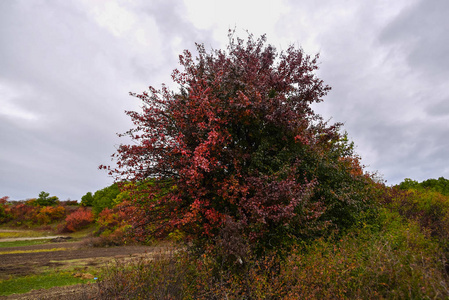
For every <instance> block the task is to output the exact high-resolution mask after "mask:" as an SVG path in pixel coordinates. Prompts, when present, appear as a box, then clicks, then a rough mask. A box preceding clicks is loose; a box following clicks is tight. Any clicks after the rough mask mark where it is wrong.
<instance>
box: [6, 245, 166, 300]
mask: <svg viewBox="0 0 449 300" xmlns="http://www.w3.org/2000/svg"><path fill="white" fill-rule="evenodd" d="M164 249H166V247H163V246H160V247H149V246H120V247H108V248H94V247H88V246H85V244H84V243H82V242H59V243H47V244H41V245H30V246H22V247H8V248H1V249H0V279H7V278H11V277H16V276H25V275H32V274H38V273H41V272H43V271H46V270H54V271H63V270H75V271H74V272H78V273H79V274H80V276H82V275H83V274H86V275H90V274H87V273H83V271H86V270H92V268H101V267H103V266H105V263H106V262H108V261H109V262H110V261H112V260H113V259H129V258H139V257H142V256H145V257H151V256H152V255H153V254H155V253H160V252H163V251H165V250H164ZM39 250H47V251H49V252H39ZM6 251H7V252H14V251H27V252H25V253H9V254H2V252H6ZM31 251H35V252H31ZM95 288H96V285H95V284H88V285H77V286H66V287H55V288H51V289H48V290H39V291H31V292H30V293H26V294H21V295H10V296H7V297H1V296H0V299H89V295H92V293H93V292H95Z"/></svg>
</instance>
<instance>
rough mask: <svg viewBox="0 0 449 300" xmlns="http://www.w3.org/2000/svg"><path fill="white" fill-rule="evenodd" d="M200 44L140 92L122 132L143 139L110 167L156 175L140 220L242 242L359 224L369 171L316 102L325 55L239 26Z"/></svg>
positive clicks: (259, 244)
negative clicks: (219, 43)
mask: <svg viewBox="0 0 449 300" xmlns="http://www.w3.org/2000/svg"><path fill="white" fill-rule="evenodd" d="M196 49H197V53H198V54H197V57H196V58H194V57H193V55H192V54H191V53H190V52H189V51H188V50H185V51H184V52H183V54H182V55H180V56H179V62H180V65H181V66H182V68H183V69H182V70H181V71H180V70H174V71H173V74H172V79H173V81H174V82H175V83H176V84H178V86H179V90H178V91H171V90H170V89H169V88H167V87H166V86H165V85H163V86H162V88H161V89H159V90H158V89H155V88H153V87H151V86H150V87H149V91H148V92H143V93H142V94H135V93H131V94H132V95H133V96H135V97H137V98H139V99H140V100H141V101H142V103H143V105H142V111H141V112H136V111H128V112H127V114H128V115H129V116H130V117H131V119H132V121H133V123H134V125H135V127H133V128H132V129H130V130H129V131H128V132H126V133H125V134H124V135H126V136H129V137H131V138H132V140H133V141H134V142H135V143H133V144H130V145H126V144H124V145H120V147H119V148H118V150H117V153H115V154H114V155H113V157H115V158H116V160H117V165H118V168H116V169H111V168H109V167H108V169H109V170H110V174H112V175H114V176H116V178H117V180H119V181H120V180H127V181H132V182H135V183H139V182H148V179H151V180H152V182H153V183H152V184H146V185H145V188H139V189H138V191H136V194H137V193H138V194H139V196H136V197H135V198H136V199H137V200H136V201H137V202H138V204H139V205H138V206H137V207H139V208H140V213H139V214H138V213H136V218H135V219H134V222H135V224H134V225H135V228H136V230H137V231H138V232H139V233H140V234H141V235H142V236H145V235H149V234H152V235H157V236H164V235H166V234H168V233H170V232H173V231H174V230H180V231H182V232H183V233H184V234H185V235H186V237H187V238H190V239H191V240H193V241H195V242H198V243H199V244H203V245H204V244H220V245H223V246H224V247H225V248H227V249H228V251H229V252H238V251H241V249H246V248H248V247H249V248H251V249H254V250H257V251H260V250H261V249H265V248H267V247H268V248H275V247H280V248H282V247H283V246H285V245H289V244H291V243H292V242H293V241H295V240H297V239H303V238H306V237H309V236H313V235H317V234H319V233H320V232H322V231H323V230H324V229H326V228H335V229H339V228H343V227H346V226H350V225H351V224H353V223H354V222H355V221H356V219H357V216H358V213H359V212H360V211H361V210H363V209H365V208H366V205H367V196H366V193H365V187H366V184H367V177H366V176H365V175H364V174H363V171H362V168H361V166H360V164H359V159H358V157H357V156H356V155H355V154H354V152H353V145H352V144H351V143H350V142H348V139H347V137H346V134H345V133H341V132H340V127H341V124H339V123H336V124H328V122H325V121H324V120H323V119H322V118H321V116H319V115H318V114H316V113H315V112H314V111H313V110H312V108H311V104H313V103H318V102H321V101H322V100H323V97H324V96H325V95H326V94H327V93H328V91H329V90H330V87H329V86H327V85H325V84H324V83H323V81H322V80H321V79H319V78H318V77H317V76H316V74H315V71H316V70H317V69H318V65H317V60H318V55H316V56H314V57H311V56H308V55H306V54H305V53H304V52H303V50H302V49H297V48H295V47H294V46H290V47H288V48H287V49H286V50H285V51H281V52H278V51H277V50H276V49H275V48H274V47H273V46H272V45H269V44H267V43H266V37H265V36H262V37H260V38H258V39H255V38H254V37H253V36H252V35H249V36H248V39H247V40H246V41H245V40H243V39H240V38H236V37H235V36H234V33H233V32H230V34H229V44H228V46H227V49H225V50H211V51H207V50H206V49H205V47H204V45H201V44H197V45H196ZM101 168H107V167H105V166H101ZM137 186H138V185H137ZM137 215H138V216H137ZM245 247H246V248H245Z"/></svg>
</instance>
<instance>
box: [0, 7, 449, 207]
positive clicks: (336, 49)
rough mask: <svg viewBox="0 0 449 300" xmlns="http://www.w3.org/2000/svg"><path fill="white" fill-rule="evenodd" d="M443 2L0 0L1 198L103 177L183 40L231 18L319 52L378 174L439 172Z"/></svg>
mask: <svg viewBox="0 0 449 300" xmlns="http://www.w3.org/2000/svg"><path fill="white" fill-rule="evenodd" d="M448 15H449V1H447V0H397V1H390V0H374V1H359V0H322V1H315V0H301V1H295V0H279V1H274V0H273V1H269V0H238V1H237V0H228V1H216V0H184V1H182V0H176V1H175V0H151V1H145V0H123V1H101V0H64V1H59V0H45V1H44V0H33V1H27V0H14V1H0V197H2V196H9V197H10V198H11V199H14V200H20V199H26V198H32V197H37V196H38V194H39V192H40V191H46V192H49V193H50V194H51V195H56V196H58V197H59V198H60V199H61V200H66V199H69V198H70V199H72V200H79V199H80V198H81V197H82V196H83V195H84V194H86V193H87V192H89V191H90V192H95V191H96V190H98V189H101V188H103V187H106V186H108V185H110V184H111V183H112V182H113V179H112V178H110V177H108V175H107V174H106V172H104V171H100V170H98V166H99V165H100V164H106V165H108V164H111V163H112V162H111V159H110V155H111V154H112V153H114V152H115V149H116V147H117V145H119V144H120V143H126V142H127V141H126V140H124V139H123V138H119V137H118V136H117V135H116V133H122V132H124V131H126V130H128V129H129V128H131V127H132V123H131V121H130V119H129V118H128V117H127V116H126V115H125V114H124V111H125V110H138V109H139V106H140V103H139V101H138V99H137V98H133V97H130V96H129V92H138V93H140V92H142V91H144V90H146V89H147V87H148V86H149V85H152V86H154V87H160V85H161V84H162V83H166V84H168V85H169V86H170V82H171V77H170V75H171V72H172V70H173V69H175V68H177V67H178V55H179V54H180V53H181V52H182V50H183V49H189V50H194V49H195V46H194V43H195V42H198V43H203V44H204V45H205V47H206V48H207V49H212V48H215V49H217V48H223V47H225V46H226V43H227V32H228V29H229V28H237V34H238V35H239V36H240V37H242V38H246V33H245V30H248V31H249V32H251V33H253V34H254V35H255V36H260V35H262V34H264V33H266V34H267V39H268V42H269V43H270V44H272V45H274V46H275V47H276V48H277V49H278V50H282V49H286V48H287V47H288V46H289V45H290V44H293V45H296V46H297V47H302V48H303V49H304V51H305V52H306V53H308V54H311V55H314V54H316V53H320V70H319V71H318V75H319V77H321V78H322V79H323V80H324V81H325V83H326V84H328V85H330V86H331V87H332V90H331V91H330V93H329V94H328V96H326V97H325V101H324V102H322V103H320V104H317V105H316V106H314V109H315V111H316V112H318V113H320V114H321V115H322V116H323V117H324V118H325V119H331V121H333V122H343V123H344V124H345V125H344V129H345V130H347V132H348V133H349V136H350V138H351V139H352V140H353V141H354V142H355V144H356V146H357V148H356V151H357V152H358V154H359V155H360V156H361V157H362V162H363V164H365V165H367V170H368V171H378V173H379V174H380V175H382V177H383V179H385V180H387V184H397V183H399V182H401V181H402V180H403V179H404V178H412V179H415V180H418V181H422V180H425V179H428V178H438V177H440V176H443V177H445V178H449V166H448V161H449V150H448V149H449V89H448V87H449V34H447V32H449V18H448V17H447V16H448Z"/></svg>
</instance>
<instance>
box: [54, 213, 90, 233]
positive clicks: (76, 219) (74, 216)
mask: <svg viewBox="0 0 449 300" xmlns="http://www.w3.org/2000/svg"><path fill="white" fill-rule="evenodd" d="M93 221H94V215H93V213H92V211H90V210H88V209H86V208H79V209H78V210H76V211H75V212H73V213H71V214H70V215H68V216H67V218H66V219H65V223H64V224H62V226H60V228H59V231H60V232H75V231H78V230H81V229H83V228H85V227H87V226H89V225H90V224H92V222H93Z"/></svg>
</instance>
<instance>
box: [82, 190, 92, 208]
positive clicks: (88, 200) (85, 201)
mask: <svg viewBox="0 0 449 300" xmlns="http://www.w3.org/2000/svg"><path fill="white" fill-rule="evenodd" d="M93 201H94V197H93V196H92V193H91V192H87V193H86V195H84V196H82V197H81V206H92V202H93Z"/></svg>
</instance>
